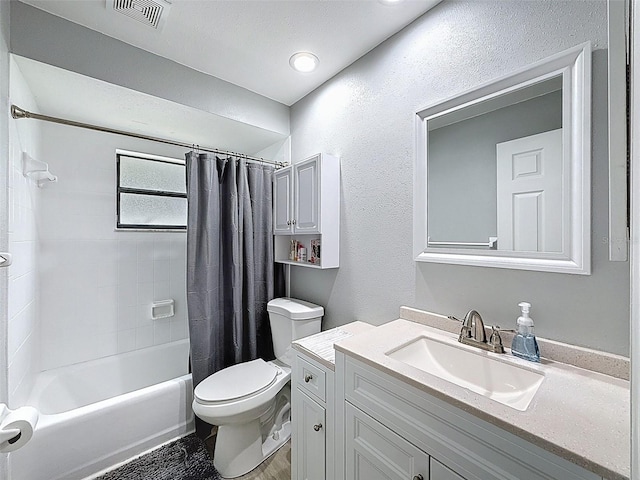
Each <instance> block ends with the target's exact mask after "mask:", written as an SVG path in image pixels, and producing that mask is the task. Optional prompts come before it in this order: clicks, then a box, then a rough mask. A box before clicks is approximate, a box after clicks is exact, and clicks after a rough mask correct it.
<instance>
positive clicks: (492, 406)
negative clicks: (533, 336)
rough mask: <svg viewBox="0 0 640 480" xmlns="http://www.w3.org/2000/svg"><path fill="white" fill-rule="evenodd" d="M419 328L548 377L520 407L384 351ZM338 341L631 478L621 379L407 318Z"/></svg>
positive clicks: (587, 464) (468, 407) (612, 474)
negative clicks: (491, 347) (469, 342)
mask: <svg viewBox="0 0 640 480" xmlns="http://www.w3.org/2000/svg"><path fill="white" fill-rule="evenodd" d="M340 328H344V327H340ZM421 335H427V336H434V337H435V338H437V339H439V340H441V341H444V342H446V343H451V344H454V345H456V346H457V347H459V348H465V349H469V350H470V351H473V352H474V353H477V354H478V355H487V356H490V357H494V358H496V359H497V360H499V361H503V362H507V363H512V364H517V365H520V366H524V367H525V368H527V369H530V370H531V369H532V370H536V371H539V372H541V373H543V374H544V376H545V379H544V381H543V382H542V385H541V386H540V388H539V390H538V392H537V393H536V395H535V396H534V398H533V400H532V401H531V404H530V405H529V407H528V409H527V410H526V411H524V412H522V411H518V410H515V409H512V408H510V407H507V406H504V405H502V404H500V403H498V402H495V401H493V400H490V399H488V398H486V397H484V396H482V395H480V394H476V393H474V392H471V391H470V390H467V389H465V388H463V387H460V386H458V385H455V384H453V383H450V382H448V381H446V380H442V379H440V378H438V377H436V376H433V375H430V374H428V373H426V372H424V371H422V370H419V369H418V368H415V367H412V366H410V365H407V364H405V363H403V362H400V361H398V360H394V359H392V358H390V357H388V356H387V355H385V353H386V352H389V351H391V350H393V349H395V348H397V347H399V346H401V345H403V344H405V343H407V342H408V341H410V340H412V339H414V338H416V337H418V336H421ZM335 348H336V350H339V351H341V352H343V353H345V354H346V355H349V356H351V357H354V358H356V359H358V360H361V361H363V362H365V363H367V364H369V365H371V366H373V367H375V368H378V369H380V370H381V371H383V372H385V373H387V374H389V375H391V376H393V377H395V378H398V379H400V380H402V381H404V382H406V383H408V384H410V385H412V386H413V387H416V388H418V389H420V390H422V391H424V392H425V393H428V394H431V395H433V396H435V397H438V398H440V399H442V400H445V401H447V402H448V403H450V404H451V405H454V406H456V407H458V408H460V409H462V410H464V411H466V412H469V413H471V414H473V415H475V416H476V417H478V418H481V419H483V420H485V421H488V422H490V423H492V424H494V425H496V426H498V427H500V428H502V429H504V430H506V431H508V432H511V433H513V434H515V435H517V436H519V437H521V438H523V439H525V440H527V441H529V442H531V443H533V444H535V445H538V446H539V447H541V448H543V449H545V450H547V451H549V452H551V453H554V454H556V455H558V456H560V457H562V458H565V459H567V460H569V461H571V462H573V463H575V464H577V465H580V466H581V467H583V468H585V469H586V470H589V471H592V472H594V473H596V474H598V475H602V476H603V477H604V478H606V479H608V480H626V479H628V478H629V475H630V472H629V470H630V447H629V443H630V440H629V439H630V420H629V419H630V403H629V399H630V391H629V382H628V381H626V380H623V379H619V378H615V377H612V376H609V375H604V374H602V373H597V372H593V371H591V370H586V369H583V368H578V367H575V366H572V365H567V364H565V363H560V362H555V361H551V360H546V359H545V360H543V363H542V364H535V363H531V362H527V361H525V360H521V359H518V358H515V357H513V356H512V355H500V354H494V353H489V352H484V351H482V350H479V349H477V348H475V347H469V346H466V345H462V344H460V343H458V342H457V335H455V334H452V333H449V332H445V331H442V330H438V329H436V328H432V327H429V326H426V325H422V324H420V323H415V322H412V321H408V320H404V319H398V320H395V321H392V322H389V323H387V324H385V325H381V326H379V327H377V328H373V329H369V330H368V331H364V332H362V333H359V334H357V335H353V336H351V337H350V338H346V339H342V340H340V341H339V343H337V344H336V345H335Z"/></svg>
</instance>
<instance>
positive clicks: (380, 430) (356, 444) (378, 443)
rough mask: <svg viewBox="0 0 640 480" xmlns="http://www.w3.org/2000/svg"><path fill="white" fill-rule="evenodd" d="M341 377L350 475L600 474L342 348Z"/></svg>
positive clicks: (449, 479) (353, 478) (533, 477)
mask: <svg viewBox="0 0 640 480" xmlns="http://www.w3.org/2000/svg"><path fill="white" fill-rule="evenodd" d="M336 382H337V385H338V387H337V391H339V392H341V398H338V399H337V402H336V406H337V407H336V408H337V418H336V425H344V437H343V438H344V441H345V445H344V447H345V448H344V450H345V459H344V463H345V468H344V473H345V480H357V479H363V480H364V479H365V478H366V479H367V480H369V479H371V478H381V479H382V478H392V479H395V478H398V479H400V478H402V479H413V480H420V479H421V478H422V479H424V480H427V479H429V480H524V479H526V480H601V478H602V477H600V476H599V475H596V474H594V473H592V472H589V471H587V470H585V469H583V468H581V467H580V466H578V465H576V464H574V463H571V462H569V461H567V460H565V459H563V458H560V457H558V456H556V455H553V454H551V453H549V452H548V451H546V450H543V449H542V448H540V447H538V446H537V445H534V444H532V443H530V442H527V441H525V440H523V439H522V438H520V437H518V436H516V435H513V434H511V433H509V432H507V431H506V430H503V429H501V428H498V427H496V426H495V425H493V424H490V423H488V422H485V421H484V420H482V419H480V418H478V417H476V416H474V415H471V414H469V413H466V412H464V411H463V410H460V409H458V408H456V407H455V406H453V405H451V404H450V403H448V402H446V401H444V400H442V399H440V398H436V397H435V396H432V395H429V394H427V393H425V392H424V391H422V390H420V389H418V388H416V387H414V386H412V385H410V384H408V383H405V382H403V381H402V380H399V379H397V378H395V377H393V376H391V375H389V374H387V373H385V372H382V371H381V370H378V369H376V368H373V367H372V366H370V365H368V364H366V363H364V362H361V361H359V360H358V359H356V358H353V357H350V356H348V355H345V354H344V353H341V352H336ZM339 437H340V432H338V433H337V437H336V438H339Z"/></svg>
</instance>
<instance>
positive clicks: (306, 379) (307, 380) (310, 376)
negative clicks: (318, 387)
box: [304, 373, 313, 383]
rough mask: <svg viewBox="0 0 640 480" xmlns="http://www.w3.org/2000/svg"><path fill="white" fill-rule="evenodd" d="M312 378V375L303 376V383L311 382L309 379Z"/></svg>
mask: <svg viewBox="0 0 640 480" xmlns="http://www.w3.org/2000/svg"><path fill="white" fill-rule="evenodd" d="M312 378H313V375H311V374H310V373H307V374H306V375H305V376H304V383H309V382H310V381H311V379H312Z"/></svg>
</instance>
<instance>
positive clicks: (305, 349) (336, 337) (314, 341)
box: [291, 322, 375, 370]
mask: <svg viewBox="0 0 640 480" xmlns="http://www.w3.org/2000/svg"><path fill="white" fill-rule="evenodd" d="M373 328H375V327H374V326H373V325H370V324H368V323H365V322H351V323H348V324H346V325H342V326H341V327H336V328H332V329H330V330H325V331H323V332H320V333H316V334H315V335H310V336H308V337H304V338H301V339H299V340H295V341H293V342H292V344H291V345H292V347H293V348H294V349H296V350H298V351H299V352H302V353H304V354H305V355H307V356H308V357H311V358H313V359H314V360H315V361H317V362H318V363H320V364H322V365H324V366H325V367H327V368H328V369H330V370H335V368H336V367H335V364H336V351H335V350H334V348H333V345H334V344H335V343H336V342H339V341H341V340H345V339H347V338H350V337H352V336H353V335H355V334H358V333H362V332H367V331H369V330H371V329H373Z"/></svg>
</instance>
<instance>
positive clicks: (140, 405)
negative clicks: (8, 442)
mask: <svg viewBox="0 0 640 480" xmlns="http://www.w3.org/2000/svg"><path fill="white" fill-rule="evenodd" d="M188 351H189V341H188V340H182V341H179V342H173V343H168V344H165V345H158V346H155V347H150V348H146V349H142V350H137V351H134V352H129V353H125V354H120V355H114V356H111V357H106V358H101V359H98V360H93V361H90V362H85V363H81V364H77V365H72V366H68V367H63V368H58V369H54V370H49V371H46V372H42V373H40V374H39V375H38V376H37V377H36V381H35V384H34V388H33V390H32V393H31V396H30V400H29V402H28V404H29V405H32V406H34V407H36V408H37V409H38V410H39V411H40V419H39V420H38V425H37V427H36V431H35V432H34V435H33V438H32V439H31V440H30V441H29V443H27V444H26V445H25V446H24V447H22V448H21V449H19V450H16V451H15V452H13V453H11V454H10V456H9V462H10V467H9V468H10V472H11V479H12V480H61V479H64V480H74V479H82V478H85V477H87V476H90V475H92V474H94V473H96V472H99V471H101V470H103V469H106V468H109V467H112V466H114V465H116V464H118V463H119V462H122V461H124V460H127V459H129V458H131V457H133V456H135V455H138V454H140V453H142V452H144V451H146V450H149V449H151V448H153V447H156V446H158V445H161V444H162V443H165V442H167V441H169V440H171V439H173V438H176V437H180V436H183V435H186V434H188V433H191V432H193V431H194V416H193V411H192V409H191V402H192V383H191V375H190V374H188V373H187V372H188Z"/></svg>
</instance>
